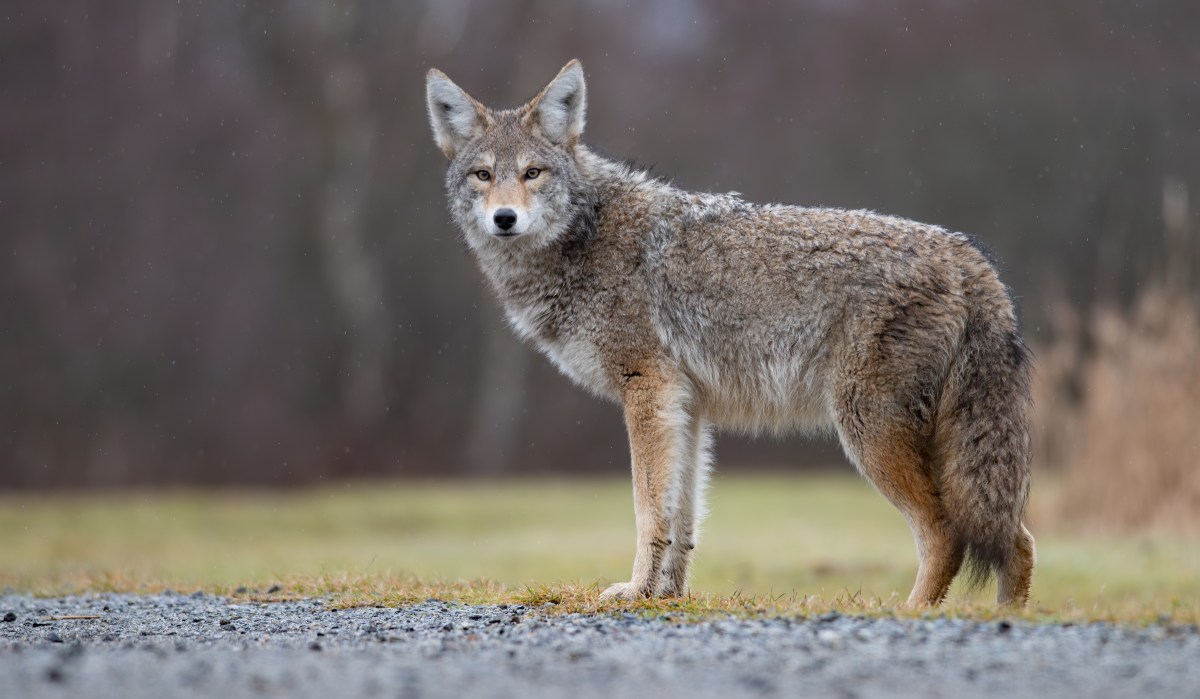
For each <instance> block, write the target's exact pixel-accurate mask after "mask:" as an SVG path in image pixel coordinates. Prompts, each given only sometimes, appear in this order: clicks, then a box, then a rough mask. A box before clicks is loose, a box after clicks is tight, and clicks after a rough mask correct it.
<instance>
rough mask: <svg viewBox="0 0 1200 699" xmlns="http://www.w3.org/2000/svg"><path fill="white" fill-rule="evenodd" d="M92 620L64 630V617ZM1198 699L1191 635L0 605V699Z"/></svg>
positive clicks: (307, 609) (83, 601) (84, 601)
mask: <svg viewBox="0 0 1200 699" xmlns="http://www.w3.org/2000/svg"><path fill="white" fill-rule="evenodd" d="M71 616H76V617H88V618H64V617H71ZM273 694H278V695H281V696H290V697H321V698H322V699H328V698H330V697H351V696H372V697H375V696H378V697H397V698H399V697H521V698H522V699H532V698H536V697H564V696H565V697H570V698H571V699H587V698H590V697H675V696H678V697H735V696H833V697H909V696H912V697H1001V696H1004V697H1017V696H1020V697H1024V696H1040V697H1054V696H1065V697H1115V696H1128V697H1182V696H1200V631H1198V629H1197V628H1196V627H1195V626H1172V625H1166V624H1164V625H1158V626H1152V627H1150V628H1144V629H1133V628H1127V627H1120V626H1114V625H1111V624H1083V625H1054V624H1024V623H1015V624H1012V625H1009V624H1008V623H1006V622H971V621H957V620H922V621H903V620H893V619H883V620H880V619H875V620H871V619H860V618H853V617H844V616H839V615H837V614H829V615H826V616H824V617H820V618H811V619H806V620H795V619H793V620H788V619H761V620H735V619H719V620H714V621H707V622H703V623H680V622H679V621H678V620H672V619H670V618H669V617H667V618H662V617H660V618H657V619H643V618H640V617H637V616H634V615H630V614H624V615H623V614H617V615H610V616H579V615H564V616H548V615H546V614H543V613H542V612H541V610H535V609H528V608H525V607H521V606H513V607H505V606H498V607H475V606H468V605H458V604H447V603H443V602H438V601H434V600H430V601H427V602H424V603H422V604H418V605H414V606H411V607H406V608H402V609H379V608H370V609H354V610H344V611H330V610H328V609H326V608H325V607H324V605H323V604H322V603H321V602H320V601H319V600H308V601H303V602H285V603H272V604H252V603H235V602H232V601H230V600H228V599H225V598H222V597H214V596H211V595H203V594H199V593H197V594H194V595H177V594H165V595H151V596H134V595H97V596H85V597H67V598H57V599H37V598H32V597H26V596H20V595H0V697H6V698H7V697H13V698H15V697H29V698H33V697H67V696H72V697H77V696H87V697H132V698H137V697H156V698H157V697H191V696H220V697H222V699H234V698H236V697H261V696H263V695H273Z"/></svg>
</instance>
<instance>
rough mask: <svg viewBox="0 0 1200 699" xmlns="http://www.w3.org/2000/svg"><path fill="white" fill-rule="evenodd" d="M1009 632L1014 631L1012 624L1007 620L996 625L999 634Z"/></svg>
mask: <svg viewBox="0 0 1200 699" xmlns="http://www.w3.org/2000/svg"><path fill="white" fill-rule="evenodd" d="M1009 631H1012V624H1011V623H1009V622H1008V621H1007V620H1002V621H1001V622H1000V623H999V624H996V632H997V633H1008V632H1009Z"/></svg>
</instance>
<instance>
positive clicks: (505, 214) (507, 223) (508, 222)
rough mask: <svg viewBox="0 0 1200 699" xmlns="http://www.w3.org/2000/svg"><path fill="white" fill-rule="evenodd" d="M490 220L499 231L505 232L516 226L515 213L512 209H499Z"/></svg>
mask: <svg viewBox="0 0 1200 699" xmlns="http://www.w3.org/2000/svg"><path fill="white" fill-rule="evenodd" d="M492 220H493V221H495V222H496V226H497V227H498V228H499V229H500V230H502V231H506V230H508V229H509V228H512V227H513V226H515V225H517V212H516V211H513V210H512V209H500V210H499V211H497V212H496V214H495V215H494V216H492Z"/></svg>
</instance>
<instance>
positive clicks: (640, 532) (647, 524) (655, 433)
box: [600, 370, 692, 600]
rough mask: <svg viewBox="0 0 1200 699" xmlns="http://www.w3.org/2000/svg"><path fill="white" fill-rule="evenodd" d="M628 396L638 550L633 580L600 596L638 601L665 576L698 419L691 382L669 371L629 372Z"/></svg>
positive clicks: (649, 592) (634, 561)
mask: <svg viewBox="0 0 1200 699" xmlns="http://www.w3.org/2000/svg"><path fill="white" fill-rule="evenodd" d="M622 399H623V401H624V403H625V426H626V428H627V429H628V430H629V450H630V454H631V457H632V462H633V507H634V517H635V519H636V521H637V553H636V555H635V556H634V559H633V576H632V578H631V579H630V581H629V582H625V583H617V584H615V585H611V586H609V587H608V589H606V590H605V591H604V592H603V593H601V595H600V596H601V598H602V599H626V600H632V599H638V598H642V597H652V596H654V595H655V594H656V592H657V591H658V588H659V585H660V582H661V580H662V574H663V558H664V556H665V555H666V553H667V548H668V547H669V546H671V544H672V540H671V535H672V533H673V532H672V531H671V530H672V527H671V510H673V509H674V507H675V503H674V502H673V500H675V499H676V498H677V497H678V493H677V492H675V491H676V490H677V489H678V486H679V484H678V480H679V479H678V473H677V471H678V469H679V464H680V460H681V459H684V458H688V457H689V456H690V455H689V454H687V453H686V452H687V444H688V441H689V440H688V437H689V434H688V433H689V431H690V429H691V425H692V419H691V416H690V415H689V410H690V407H691V406H690V402H691V401H690V395H689V391H688V390H687V388H686V386H685V384H684V383H683V381H682V380H681V379H680V378H679V377H677V376H674V375H670V374H666V373H664V372H659V371H653V370H641V371H632V372H629V374H628V375H627V379H626V381H625V387H624V393H623V396H622Z"/></svg>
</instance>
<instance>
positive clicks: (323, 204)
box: [262, 0, 391, 427]
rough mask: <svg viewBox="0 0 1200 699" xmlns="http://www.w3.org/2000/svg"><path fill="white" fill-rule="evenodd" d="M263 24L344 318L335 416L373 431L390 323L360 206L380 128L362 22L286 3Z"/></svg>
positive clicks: (380, 411)
mask: <svg viewBox="0 0 1200 699" xmlns="http://www.w3.org/2000/svg"><path fill="white" fill-rule="evenodd" d="M286 8H287V9H286V10H284V11H282V12H281V15H282V16H281V17H280V18H279V19H276V17H275V13H274V11H270V12H267V13H266V14H265V16H264V18H263V20H262V21H263V23H264V25H265V26H266V27H267V29H266V30H265V31H264V37H265V41H266V43H267V46H266V49H267V52H268V55H269V63H270V65H271V68H272V73H273V76H274V77H277V78H278V79H279V82H280V87H281V88H282V89H283V92H284V94H285V95H286V96H288V97H289V98H290V101H291V103H292V104H293V106H294V107H295V108H296V109H302V110H306V111H308V112H309V114H310V116H309V118H305V119H301V120H300V121H301V123H303V124H306V125H309V138H308V141H309V142H310V143H311V144H312V145H313V147H314V149H315V151H316V156H317V160H318V166H317V168H318V169H317V172H316V175H317V180H316V182H315V183H314V184H313V185H312V187H313V189H312V190H311V191H309V192H306V193H303V194H302V195H301V194H298V196H303V197H304V198H306V199H309V204H310V205H311V206H312V207H313V221H312V223H311V225H310V226H309V227H308V228H307V231H308V233H309V235H311V236H312V237H313V242H314V243H315V245H314V249H315V250H316V251H317V254H318V256H319V265H320V273H321V274H322V276H323V278H324V283H325V286H326V288H327V289H328V292H329V294H330V296H331V297H332V300H333V301H334V308H335V309H336V310H337V311H338V312H339V314H340V316H341V321H342V323H341V325H342V331H343V333H344V336H343V338H342V347H341V350H340V351H339V352H338V357H337V359H338V361H339V367H338V372H339V375H338V377H337V383H338V385H339V387H340V394H341V395H340V402H341V413H342V415H343V416H345V417H346V418H348V419H349V421H350V422H351V423H352V424H354V425H356V426H358V427H371V426H374V425H376V424H378V423H379V422H380V421H381V419H382V417H383V415H384V410H385V408H386V406H385V392H384V379H385V369H386V367H387V361H388V348H389V345H388V329H389V327H390V318H391V315H390V313H389V312H388V307H387V303H386V300H385V297H384V285H383V278H382V273H381V270H380V269H379V266H378V265H377V263H376V262H375V261H374V260H373V259H372V258H371V256H370V254H369V250H368V247H369V246H368V236H367V231H366V222H365V218H366V206H367V201H368V196H369V193H370V189H371V173H372V171H373V164H374V147H375V141H376V133H377V124H376V122H375V119H374V118H373V117H372V110H371V105H370V103H369V99H368V92H367V85H368V80H367V73H366V68H365V66H364V65H363V62H362V57H361V56H359V55H358V53H359V49H360V48H361V47H360V39H361V37H360V30H361V29H362V18H361V15H360V14H359V10H358V5H357V3H355V2H352V1H350V0H335V1H333V2H326V3H312V4H309V3H292V4H289V5H287V6H286Z"/></svg>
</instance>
